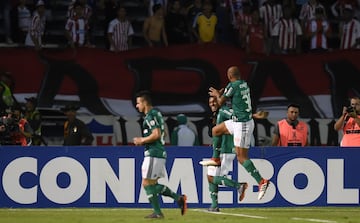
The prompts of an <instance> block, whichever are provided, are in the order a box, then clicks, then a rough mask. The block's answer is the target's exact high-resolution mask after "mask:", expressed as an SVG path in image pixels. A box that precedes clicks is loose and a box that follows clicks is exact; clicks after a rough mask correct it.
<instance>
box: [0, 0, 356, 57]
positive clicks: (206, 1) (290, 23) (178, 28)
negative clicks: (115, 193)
mask: <svg viewBox="0 0 360 223" xmlns="http://www.w3.org/2000/svg"><path fill="white" fill-rule="evenodd" d="M1 4H2V7H1V8H2V9H3V10H2V13H1V14H2V22H3V27H4V28H3V37H4V38H3V40H4V42H5V43H6V44H8V45H12V44H14V43H17V45H23V44H25V45H28V46H35V47H36V48H37V49H38V48H39V47H41V46H43V45H49V44H55V45H56V44H60V45H62V46H70V47H80V46H81V47H82V46H83V47H103V48H106V49H109V50H111V51H115V52H120V51H124V50H128V49H131V48H137V47H144V46H168V45H173V44H184V43H196V42H198V43H207V42H218V43H226V44H233V45H234V46H236V47H241V48H244V50H247V51H248V52H253V53H266V54H271V53H275V54H288V53H300V52H308V51H310V50H311V51H326V50H330V49H349V48H359V45H358V43H359V37H360V33H359V32H360V24H359V21H358V18H359V15H360V7H359V6H360V3H359V1H358V0H331V1H324V0H302V1H301V0H144V1H126V0H97V1H95V0H88V1H87V0H76V1H75V0H56V1H42V0H5V1H2V3H1ZM144 9H145V10H144ZM36 38H38V40H39V41H41V42H40V43H37V42H38V41H37V39H36ZM134 39H136V41H134Z"/></svg>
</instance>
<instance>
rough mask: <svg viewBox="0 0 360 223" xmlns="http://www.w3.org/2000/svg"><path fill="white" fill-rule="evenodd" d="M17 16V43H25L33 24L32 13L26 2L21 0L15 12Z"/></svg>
mask: <svg viewBox="0 0 360 223" xmlns="http://www.w3.org/2000/svg"><path fill="white" fill-rule="evenodd" d="M15 13H16V14H17V15H16V20H17V22H16V24H17V27H16V29H15V30H16V42H19V43H22V44H23V43H24V42H25V37H26V34H27V32H28V31H29V26H30V24H31V11H30V9H29V8H28V6H27V5H26V0H20V1H19V4H18V5H17V7H16V10H15Z"/></svg>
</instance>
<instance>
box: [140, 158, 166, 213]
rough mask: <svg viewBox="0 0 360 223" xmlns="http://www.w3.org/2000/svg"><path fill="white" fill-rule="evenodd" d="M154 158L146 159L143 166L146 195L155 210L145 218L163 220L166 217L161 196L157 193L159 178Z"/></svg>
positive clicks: (143, 183)
mask: <svg viewBox="0 0 360 223" xmlns="http://www.w3.org/2000/svg"><path fill="white" fill-rule="evenodd" d="M155 159H156V158H154V157H148V156H147V157H144V161H143V163H142V166H141V174H142V178H143V180H142V185H143V187H144V189H145V193H146V196H147V198H148V199H149V202H150V204H151V206H152V208H153V210H154V212H153V213H152V214H150V215H148V216H146V217H145V218H163V217H164V215H163V214H162V212H161V209H160V203H159V195H158V193H157V192H156V184H157V177H155V176H157V175H156V174H158V173H156V170H157V169H156V168H154V163H155V162H154V160H155Z"/></svg>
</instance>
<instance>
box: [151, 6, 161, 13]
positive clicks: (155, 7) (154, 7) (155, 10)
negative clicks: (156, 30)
mask: <svg viewBox="0 0 360 223" xmlns="http://www.w3.org/2000/svg"><path fill="white" fill-rule="evenodd" d="M161 7H162V5H161V4H155V5H153V7H152V11H153V13H155V12H157V10H159V9H161Z"/></svg>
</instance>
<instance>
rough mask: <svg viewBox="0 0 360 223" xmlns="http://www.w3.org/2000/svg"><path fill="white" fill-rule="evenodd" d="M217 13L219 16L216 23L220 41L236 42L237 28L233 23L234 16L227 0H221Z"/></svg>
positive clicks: (218, 40) (216, 9)
mask: <svg viewBox="0 0 360 223" xmlns="http://www.w3.org/2000/svg"><path fill="white" fill-rule="evenodd" d="M215 14H216V17H217V18H218V23H217V25H216V36H217V42H218V43H234V42H235V38H236V37H235V33H234V31H235V29H234V27H233V25H232V24H231V22H232V18H231V13H230V11H229V7H228V6H227V4H226V0H220V3H219V4H218V5H217V6H216V8H215Z"/></svg>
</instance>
